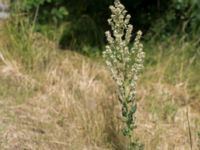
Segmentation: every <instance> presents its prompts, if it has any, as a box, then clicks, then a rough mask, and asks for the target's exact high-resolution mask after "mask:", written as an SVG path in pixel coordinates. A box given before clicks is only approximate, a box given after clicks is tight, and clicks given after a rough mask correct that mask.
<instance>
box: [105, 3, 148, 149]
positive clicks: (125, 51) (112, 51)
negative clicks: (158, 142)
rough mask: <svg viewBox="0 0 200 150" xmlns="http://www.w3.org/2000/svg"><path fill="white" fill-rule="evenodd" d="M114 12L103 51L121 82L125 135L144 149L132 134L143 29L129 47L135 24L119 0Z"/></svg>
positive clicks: (112, 10)
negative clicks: (133, 24) (132, 23)
mask: <svg viewBox="0 0 200 150" xmlns="http://www.w3.org/2000/svg"><path fill="white" fill-rule="evenodd" d="M110 10H111V12H112V14H111V18H110V19H108V23H109V25H110V26H111V29H112V32H110V31H107V32H106V37H107V41H108V44H107V45H106V50H105V51H104V53H103V57H104V59H105V62H106V64H107V66H108V67H109V68H110V70H111V74H112V77H113V79H114V80H115V81H116V83H117V86H118V92H117V93H118V97H119V101H120V103H121V105H122V118H123V121H124V123H125V127H124V129H123V134H124V136H127V137H128V138H129V139H130V145H129V149H131V150H135V149H142V146H141V145H139V144H138V143H137V141H136V139H135V137H134V136H133V134H132V132H133V130H134V128H136V126H135V120H136V117H135V113H136V110H137V105H136V85H137V80H138V76H139V73H140V71H141V70H142V68H143V60H144V57H145V53H144V52H143V45H142V43H140V39H141V36H142V32H141V31H138V32H137V35H136V38H135V41H134V44H133V45H132V47H131V48H130V47H129V45H130V40H131V36H132V30H133V26H132V25H131V24H129V21H130V18H131V16H130V15H129V14H127V11H126V9H125V7H124V6H123V5H122V4H121V3H120V1H119V0H115V2H114V6H110Z"/></svg>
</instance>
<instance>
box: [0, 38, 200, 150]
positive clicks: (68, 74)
mask: <svg viewBox="0 0 200 150" xmlns="http://www.w3.org/2000/svg"><path fill="white" fill-rule="evenodd" d="M0 41H1V39H0ZM1 42H2V41H1ZM1 42H0V43H1ZM36 42H37V41H36ZM38 42H40V41H38ZM3 43H4V42H3ZM38 44H39V45H40V46H39V48H41V43H38ZM0 45H1V44H0ZM2 45H5V44H2ZM36 45H37V44H35V42H33V46H34V48H37V46H36ZM4 48H5V47H4ZM42 49H43V50H44V51H45V50H49V49H52V51H57V50H56V47H55V46H52V45H51V44H50V45H49V46H47V45H45V46H43V47H42ZM0 52H1V53H0V54H1V56H2V57H1V63H0V64H1V65H0V115H1V117H0V149H3V150H22V149H27V150H36V149H38V150H111V149H118V150H122V149H124V146H125V143H126V141H125V140H124V137H123V136H122V134H121V131H120V129H121V120H120V119H119V118H120V106H119V103H118V101H117V98H116V94H115V84H114V83H113V81H112V79H111V77H110V74H109V72H108V71H107V69H106V68H105V67H104V65H103V64H102V63H101V62H96V61H94V60H92V59H89V58H87V57H84V56H82V55H80V54H77V53H75V52H56V54H53V57H52V58H53V59H54V60H53V61H52V60H51V61H50V62H49V63H50V64H49V65H48V67H47V68H45V69H44V70H42V69H38V71H37V69H36V70H34V72H30V71H28V72H27V71H26V69H24V65H23V64H21V62H20V61H18V59H17V58H16V60H15V58H13V57H9V58H7V57H6V56H4V53H3V52H5V51H3V50H2V51H0ZM2 58H4V60H3V59H2ZM11 58H12V59H11ZM49 58H51V54H49ZM38 68H40V66H38ZM162 69H163V67H160V66H157V67H152V68H151V67H150V68H148V69H146V70H145V74H144V75H143V77H142V79H141V81H140V84H139V87H138V112H137V125H138V127H137V129H136V132H135V133H136V136H137V137H139V139H140V140H141V141H142V142H143V143H144V144H145V150H155V149H161V150H189V149H190V138H189V134H188V122H187V121H188V120H187V119H188V118H187V115H186V113H187V111H188V112H189V122H190V128H191V132H192V145H193V150H196V149H197V136H196V131H197V129H198V128H200V127H199V124H200V120H199V114H200V113H199V107H197V106H199V99H198V98H199V97H198V96H196V97H194V96H193V95H192V94H191V92H190V90H189V87H188V82H187V81H184V82H181V83H177V84H175V85H172V84H169V83H168V82H165V80H164V77H163V73H162Z"/></svg>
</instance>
